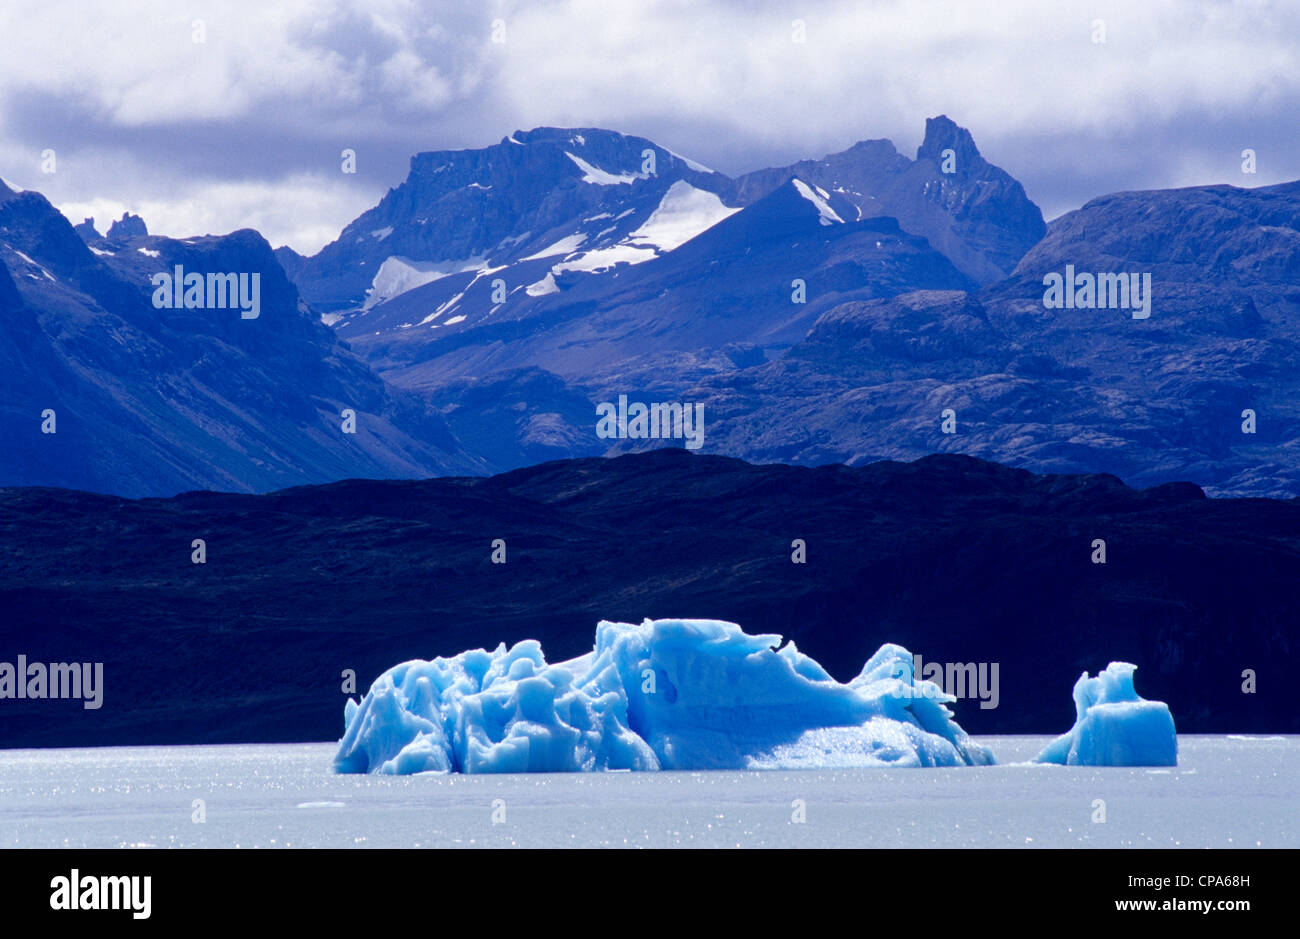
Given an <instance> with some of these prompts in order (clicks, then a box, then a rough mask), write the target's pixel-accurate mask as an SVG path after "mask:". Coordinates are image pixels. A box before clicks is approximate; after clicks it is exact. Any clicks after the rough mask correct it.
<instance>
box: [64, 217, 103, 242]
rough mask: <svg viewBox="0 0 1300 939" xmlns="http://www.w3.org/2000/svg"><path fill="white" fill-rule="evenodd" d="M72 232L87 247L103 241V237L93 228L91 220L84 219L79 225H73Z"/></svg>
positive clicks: (93, 222) (92, 220)
mask: <svg viewBox="0 0 1300 939" xmlns="http://www.w3.org/2000/svg"><path fill="white" fill-rule="evenodd" d="M72 230H73V231H75V232H76V233H77V235H78V236H80V238H81V240H82V241H84V242H85V243H86V244H88V245H89V244H98V243H99V242H101V241H103V240H104V236H103V235H101V234H100V233H99V231H98V230H97V229H96V228H95V220H94V219H93V218H88V219H85V220H84V221H83V222H82V223H81V224H80V225H73V226H72Z"/></svg>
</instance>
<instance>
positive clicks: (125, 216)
mask: <svg viewBox="0 0 1300 939" xmlns="http://www.w3.org/2000/svg"><path fill="white" fill-rule="evenodd" d="M148 236H149V229H148V227H147V226H146V225H145V223H144V219H142V218H141V217H140V216H138V215H132V214H131V213H130V212H123V213H122V217H121V218H120V219H118V220H117V221H116V222H114V223H113V224H112V225H110V226H109V228H108V238H110V239H119V238H147V237H148Z"/></svg>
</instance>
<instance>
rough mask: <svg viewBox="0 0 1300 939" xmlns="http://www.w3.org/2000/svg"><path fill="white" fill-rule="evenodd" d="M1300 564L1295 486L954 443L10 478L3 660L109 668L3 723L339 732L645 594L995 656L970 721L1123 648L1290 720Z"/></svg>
mask: <svg viewBox="0 0 1300 939" xmlns="http://www.w3.org/2000/svg"><path fill="white" fill-rule="evenodd" d="M198 538H201V539H204V540H205V542H206V550H207V562H206V563H205V564H202V565H198V564H194V563H192V562H191V552H192V548H191V545H192V542H193V540H194V539H198ZM498 538H500V539H504V541H505V542H506V551H507V555H506V557H507V560H506V563H505V564H493V563H492V562H491V560H490V557H491V553H492V544H491V543H492V541H493V540H494V539H498ZM795 539H802V540H803V541H804V542H805V544H806V550H807V563H805V564H795V563H792V560H791V554H792V547H791V545H792V542H793V541H794V540H795ZM1095 539H1104V540H1105V542H1106V552H1107V560H1106V563H1105V564H1104V565H1103V564H1094V563H1093V562H1092V560H1091V558H1092V556H1093V554H1094V547H1093V542H1094V540H1095ZM1297 583H1300V505H1297V504H1296V503H1295V502H1292V501H1269V500H1210V499H1206V498H1205V497H1204V496H1203V494H1202V493H1201V491H1200V490H1199V489H1197V488H1196V487H1194V486H1191V485H1187V484H1170V485H1166V486H1161V487H1158V488H1155V489H1148V490H1144V491H1139V490H1134V489H1131V488H1128V487H1126V486H1125V485H1123V484H1122V483H1121V482H1120V481H1119V480H1118V479H1115V478H1114V477H1109V476H1038V475H1033V474H1031V473H1028V472H1025V471H1021V470H1014V469H1008V468H1005V467H1002V466H999V465H997V464H993V463H987V462H982V461H979V460H976V459H972V458H969V457H961V456H933V457H927V458H925V459H922V460H919V461H917V462H915V463H910V464H902V463H877V464H872V465H868V466H862V467H854V468H850V467H845V466H839V465H834V466H825V467H821V468H816V469H812V468H806V467H790V466H752V465H748V464H746V463H743V462H740V461H737V460H732V459H727V458H721V457H711V456H700V455H690V454H687V453H686V452H684V451H678V450H659V451H654V452H650V453H644V454H635V455H629V456H624V457H619V458H616V459H608V460H607V459H584V460H573V461H560V462H554V463H547V464H543V465H540V466H536V467H533V468H530V469H524V470H519V471H515V472H512V473H507V474H504V475H500V476H495V477H491V478H444V479H434V480H427V481H414V482H407V481H362V480H351V481H344V482H339V483H335V484H331V485H326V486H318V487H302V488H295V489H287V490H283V491H279V492H274V493H271V494H267V495H231V494H219V493H210V492H201V493H189V494H184V495H180V496H177V497H175V498H170V499H143V500H135V501H132V500H126V499H121V498H115V497H110V496H102V495H93V494H87V493H83V492H74V491H69V490H55V489H36V488H27V489H6V490H0V610H2V611H3V615H0V661H6V662H14V661H15V660H16V657H17V655H19V654H20V653H21V654H25V655H26V656H27V659H28V660H29V661H42V662H50V661H102V662H103V663H104V685H105V691H104V703H103V707H102V708H101V709H99V710H95V711H91V710H84V709H83V708H82V707H81V705H80V703H79V702H73V701H29V700H25V701H14V700H5V701H0V745H3V746H6V747H19V746H26V747H30V746H58V745H104V744H133V743H162V742H169V743H213V742H234V741H268V742H269V741H294V740H325V739H331V738H334V737H336V736H338V734H339V733H340V731H341V727H342V708H343V702H344V695H343V694H342V693H341V690H340V688H341V683H342V679H341V675H342V673H343V671H344V670H345V669H355V671H356V673H357V676H358V685H359V689H360V690H362V691H364V689H365V688H366V687H367V686H368V685H369V682H370V681H371V680H372V679H373V678H374V677H375V676H376V675H377V674H378V673H379V672H380V671H382V670H383V669H385V668H387V667H388V666H391V665H393V664H396V663H397V662H400V661H403V660H405V659H410V658H416V657H421V658H423V657H432V656H435V655H439V654H452V653H455V652H459V651H461V650H462V649H465V648H471V647H477V646H488V647H491V646H494V645H495V644H496V643H497V642H498V641H500V640H504V641H506V642H514V641H517V640H520V639H523V638H527V637H532V638H536V639H539V640H541V642H542V644H543V647H544V648H545V650H546V652H547V654H548V656H549V657H550V658H551V659H552V660H559V659H561V658H565V657H569V656H573V655H575V654H579V653H582V652H584V651H587V650H589V649H590V646H591V642H592V636H593V633H594V627H595V625H596V622H597V621H598V620H599V619H601V618H606V619H620V620H640V619H641V618H643V617H712V618H720V619H727V620H733V621H735V622H739V623H741V624H742V625H743V626H744V627H745V628H746V629H748V630H749V631H751V632H760V631H771V632H778V633H781V634H783V635H785V636H786V637H787V638H790V639H794V640H795V641H797V642H798V645H799V647H800V648H801V649H802V650H804V651H805V652H807V653H809V654H810V655H812V656H814V657H815V658H817V659H818V660H820V661H821V662H822V663H823V664H825V665H826V666H827V667H828V668H829V669H830V671H831V672H832V674H834V675H835V677H837V678H839V679H841V680H846V679H848V678H851V677H852V676H853V675H855V674H856V673H857V671H858V670H859V669H860V667H861V665H862V663H863V661H864V660H865V659H866V658H867V656H868V655H870V654H871V652H873V651H874V650H875V649H876V648H877V647H878V646H879V645H880V644H881V643H883V642H888V641H893V642H898V643H902V644H904V645H906V646H907V647H909V648H910V649H911V650H912V651H913V652H916V653H920V654H921V655H922V656H923V657H924V659H925V660H926V661H934V662H963V663H964V662H974V663H979V662H986V663H994V662H995V663H998V667H999V692H1000V694H999V702H998V707H996V708H994V709H989V710H982V709H981V708H980V707H979V706H978V703H977V702H976V701H974V700H966V701H962V702H961V703H959V704H958V705H957V707H956V712H957V716H958V719H959V720H960V721H961V723H962V724H963V725H965V726H966V727H967V728H968V729H969V730H971V731H973V732H982V733H990V732H1053V731H1060V730H1064V729H1065V728H1067V727H1068V726H1069V724H1070V722H1071V720H1072V718H1073V714H1074V710H1073V704H1072V703H1071V699H1070V689H1071V687H1072V684H1073V682H1074V680H1075V679H1076V678H1077V677H1078V674H1079V672H1080V671H1081V670H1083V669H1088V670H1089V671H1095V670H1096V669H1098V668H1100V667H1103V666H1104V665H1106V663H1107V662H1109V661H1110V660H1112V659H1123V660H1128V661H1131V662H1134V663H1136V664H1137V665H1138V666H1139V667H1140V671H1139V672H1138V687H1139V690H1140V691H1141V692H1142V693H1144V694H1145V695H1146V696H1148V697H1152V698H1159V699H1163V700H1166V701H1168V702H1169V704H1170V706H1171V707H1172V709H1173V713H1174V715H1175V718H1176V720H1177V722H1178V726H1179V729H1180V731H1183V732H1200V731H1203V732H1225V731H1241V732H1292V733H1294V732H1298V731H1300V711H1298V710H1297V708H1296V707H1295V704H1294V698H1293V696H1292V694H1291V690H1292V689H1291V682H1292V681H1293V680H1294V676H1295V675H1296V673H1297V646H1298V638H1300V637H1298V635H1297V629H1296V622H1297V616H1298V615H1300V603H1298V602H1297V598H1296V590H1295V585H1296V584H1297ZM1246 670H1253V672H1254V673H1255V675H1256V681H1257V688H1258V691H1257V693H1255V694H1245V693H1243V691H1242V684H1243V677H1242V675H1243V672H1244V671H1246Z"/></svg>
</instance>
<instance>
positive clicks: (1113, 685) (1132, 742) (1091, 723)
mask: <svg viewBox="0 0 1300 939" xmlns="http://www.w3.org/2000/svg"><path fill="white" fill-rule="evenodd" d="M1136 670H1137V666H1136V665H1130V664H1129V663H1128V662H1111V663H1110V665H1108V666H1107V667H1106V670H1105V671H1104V672H1099V673H1098V674H1097V677H1096V678H1089V677H1088V673H1087V672H1084V673H1083V674H1082V675H1080V676H1079V680H1078V681H1077V682H1075V683H1074V708H1075V712H1076V714H1077V718H1076V720H1075V722H1074V726H1073V727H1071V728H1070V731H1069V733H1067V734H1064V735H1062V736H1060V737H1057V738H1056V739H1055V740H1053V741H1052V742H1051V743H1050V744H1048V745H1047V746H1046V747H1045V748H1044V749H1043V752H1042V753H1040V754H1038V756H1037V757H1035V758H1034V762H1036V763H1061V764H1065V765H1068V766H1177V765H1178V735H1177V733H1175V731H1174V718H1173V715H1172V714H1170V713H1169V706H1168V705H1167V704H1165V703H1164V702H1162V701H1147V700H1146V699H1144V698H1141V697H1139V696H1138V693H1137V691H1136V690H1135V689H1134V687H1133V673H1134V672H1135V671H1136Z"/></svg>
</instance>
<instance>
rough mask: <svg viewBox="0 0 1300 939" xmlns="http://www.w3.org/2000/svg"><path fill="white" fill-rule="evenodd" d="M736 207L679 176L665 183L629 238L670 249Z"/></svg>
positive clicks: (708, 226) (714, 222) (692, 236)
mask: <svg viewBox="0 0 1300 939" xmlns="http://www.w3.org/2000/svg"><path fill="white" fill-rule="evenodd" d="M739 211H740V209H739V208H732V207H731V206H727V205H723V204H722V200H721V199H719V198H718V197H717V195H716V194H714V193H712V192H706V191H705V190H703V189H696V188H695V187H694V186H692V185H691V184H690V183H688V182H685V181H683V180H678V181H677V182H675V183H673V184H672V185H671V186H669V187H668V192H666V193H665V194H664V197H663V199H662V200H660V202H659V206H658V208H656V209H655V210H654V211H653V212H651V213H650V217H649V218H648V219H646V220H645V223H644V224H642V225H641V227H640V228H638V229H637V230H636V231H634V232H632V234H631V235H629V236H628V242H629V243H631V244H638V243H640V244H645V245H649V246H650V247H654V248H658V249H659V250H661V251H671V250H673V249H674V248H676V247H679V246H680V245H683V244H685V243H686V242H688V241H690V240H691V239H692V238H694V237H695V236H696V235H698V234H699V233H700V232H702V231H705V230H706V229H709V228H712V227H713V226H714V225H716V224H718V222H720V221H722V220H723V219H724V218H727V217H728V216H731V215H734V214H735V213H737V212H739Z"/></svg>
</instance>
